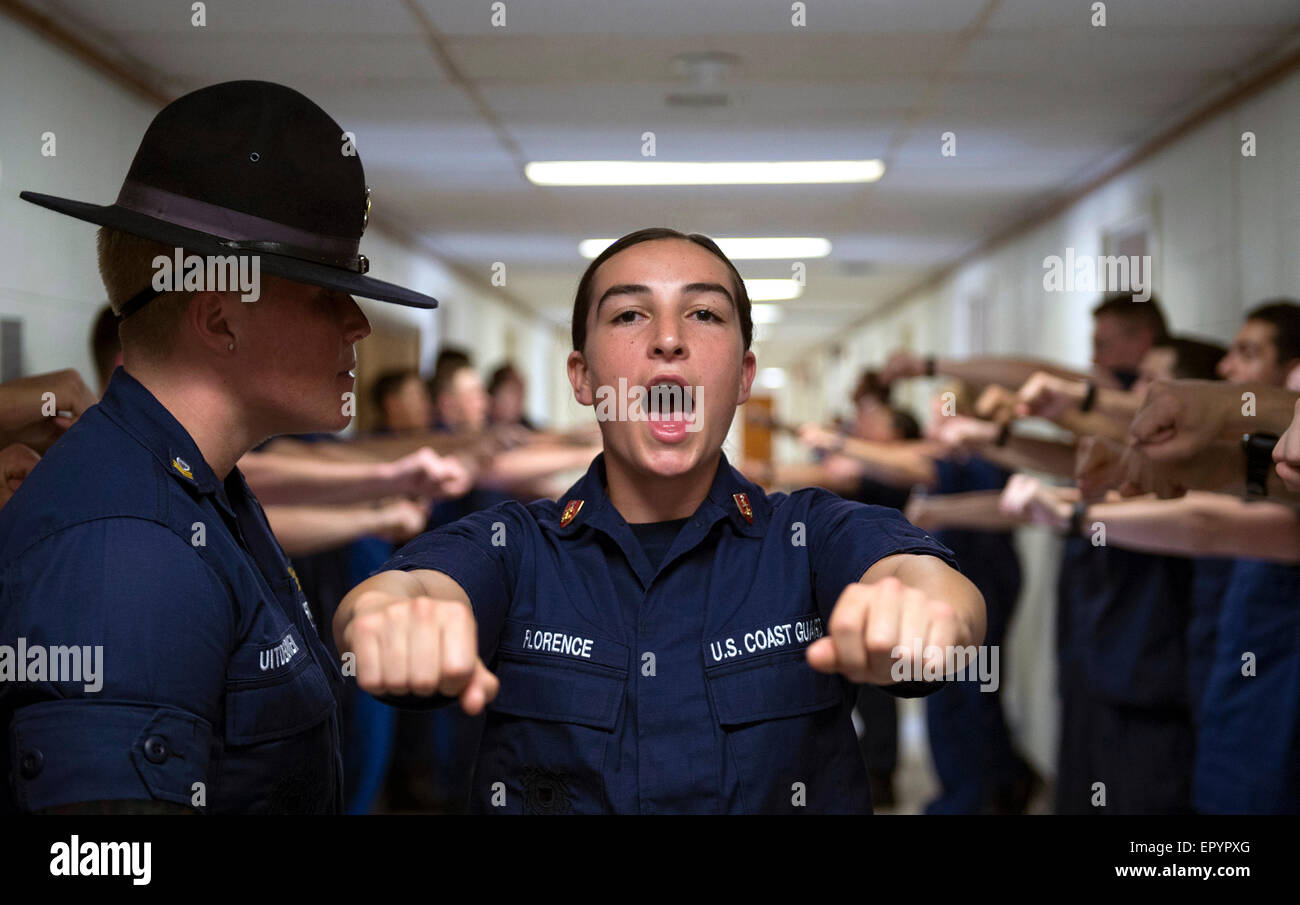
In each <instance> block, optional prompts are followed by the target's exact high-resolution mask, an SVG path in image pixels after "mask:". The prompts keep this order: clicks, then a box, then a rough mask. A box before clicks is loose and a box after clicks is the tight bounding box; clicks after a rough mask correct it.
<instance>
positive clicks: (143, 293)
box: [118, 286, 162, 320]
mask: <svg viewBox="0 0 1300 905" xmlns="http://www.w3.org/2000/svg"><path fill="white" fill-rule="evenodd" d="M160 295H162V293H161V292H159V291H158V290H157V289H154V288H153V286H146V287H145V288H143V289H141V290H140V291H139V292H137V293H136V294H135V295H133V296H131V297H130V298H129V299H127V300H126V301H125V302H123V303H122V309H121V313H120V314H119V315H118V317H120V318H121V319H122V320H126V319H127V318H128V317H130V316H131V315H133V314H135V313H136V312H137V311H139V310H140V309H141V308H143V307H144V306H145V305H147V304H149V303H150V302H152V301H153V300H154V299H156V298H158V296H160Z"/></svg>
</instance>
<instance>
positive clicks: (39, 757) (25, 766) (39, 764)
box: [18, 748, 45, 779]
mask: <svg viewBox="0 0 1300 905" xmlns="http://www.w3.org/2000/svg"><path fill="white" fill-rule="evenodd" d="M18 768H19V770H21V771H22V774H23V779H35V778H36V777H37V776H38V775H39V774H40V772H41V771H42V770H44V769H45V755H44V754H42V753H41V752H40V749H39V748H33V749H32V750H30V751H27V752H25V753H24V754H23V757H22V760H21V761H19V764H18Z"/></svg>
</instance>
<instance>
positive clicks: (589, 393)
mask: <svg viewBox="0 0 1300 905" xmlns="http://www.w3.org/2000/svg"><path fill="white" fill-rule="evenodd" d="M733 291H734V289H733V285H732V277H731V271H730V270H729V269H728V268H727V266H726V264H724V263H723V262H722V261H720V260H719V259H718V258H717V257H715V256H714V255H713V254H711V253H710V252H709V251H707V250H706V249H704V248H702V247H700V246H698V245H696V244H695V243H693V242H688V241H685V240H682V239H656V240H652V241H649V242H642V243H639V244H637V245H633V246H632V247H630V248H628V249H626V250H624V251H621V252H619V253H618V254H616V255H614V256H613V257H612V258H610V259H609V260H607V261H605V262H604V263H603V264H601V265H600V268H599V269H598V270H597V271H596V273H595V275H594V278H593V280H592V283H591V306H590V308H589V310H588V312H587V338H586V344H585V348H584V349H583V350H582V351H581V352H571V353H570V354H569V379H570V381H571V382H572V384H573V388H574V394H575V396H576V397H577V399H578V401H579V402H580V403H582V404H583V405H597V403H598V402H599V401H600V399H601V398H602V396H601V394H602V392H603V393H604V394H605V395H608V394H609V393H610V392H617V391H618V388H619V385H620V384H619V380H620V378H622V379H623V380H625V381H626V384H625V386H626V387H628V388H629V390H631V389H632V388H635V387H645V388H647V392H648V388H649V387H650V386H651V385H653V384H655V383H656V382H666V381H670V379H671V382H677V383H680V384H683V385H685V386H688V387H692V388H697V389H695V390H693V402H694V414H693V417H694V418H695V419H698V420H697V421H696V422H695V424H693V425H691V429H689V430H687V429H685V428H684V427H683V426H682V425H681V424H680V423H678V424H674V423H673V421H674V420H675V418H672V419H667V420H666V421H664V422H659V421H653V420H643V419H636V420H634V419H627V420H622V419H620V418H617V417H615V418H607V417H604V416H602V412H601V407H600V406H599V405H597V417H598V418H599V419H600V429H601V435H602V438H603V440H604V445H605V452H606V455H607V456H611V457H616V458H618V459H619V460H621V461H622V462H624V463H626V464H627V465H628V466H629V467H631V468H633V469H634V470H638V471H644V472H651V473H654V474H657V475H661V476H671V475H680V474H685V473H687V472H690V471H692V470H693V469H694V468H696V467H697V466H699V465H700V464H701V463H704V462H707V461H708V460H710V459H712V458H713V457H714V456H715V455H716V454H717V452H718V450H719V449H721V447H722V441H723V439H724V438H725V437H726V434H727V430H728V428H729V427H730V425H731V420H732V417H733V416H734V415H735V411H736V406H737V405H739V404H741V403H743V402H745V401H746V400H747V399H748V398H749V388H750V384H752V383H753V380H754V369H755V359H754V353H753V352H750V351H747V350H746V349H745V348H744V339H743V337H742V334H741V328H740V318H739V315H738V312H737V309H736V300H735V299H734V298H733V296H732V293H733ZM602 388H607V389H605V390H603V391H602ZM610 388H612V389H610Z"/></svg>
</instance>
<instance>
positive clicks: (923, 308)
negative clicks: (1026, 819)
mask: <svg viewBox="0 0 1300 905" xmlns="http://www.w3.org/2000/svg"><path fill="white" fill-rule="evenodd" d="M1245 131H1252V132H1254V133H1255V136H1256V142H1257V156H1255V157H1243V156H1242V154H1241V147H1242V139H1241V135H1242V133H1243V132H1245ZM1298 167H1300V75H1292V76H1291V77H1290V78H1289V79H1287V80H1285V81H1283V82H1280V83H1278V84H1276V85H1274V86H1272V87H1271V88H1269V89H1268V90H1266V91H1265V92H1263V93H1261V94H1259V95H1256V96H1255V97H1253V98H1251V99H1249V100H1247V101H1245V102H1244V103H1241V104H1239V105H1237V106H1236V107H1235V108H1233V109H1231V110H1229V111H1227V112H1225V113H1223V114H1221V115H1220V116H1218V117H1216V118H1215V119H1213V120H1211V121H1209V122H1207V123H1205V124H1203V125H1202V126H1200V127H1199V128H1198V129H1197V130H1195V131H1194V132H1192V133H1190V134H1188V135H1187V136H1185V137H1184V138H1182V139H1180V140H1179V141H1178V142H1177V143H1175V144H1173V145H1171V146H1170V147H1168V148H1166V149H1164V150H1163V151H1162V152H1160V153H1159V154H1157V155H1155V156H1153V157H1151V158H1149V159H1148V160H1146V161H1144V162H1143V163H1142V164H1140V165H1139V166H1136V167H1134V168H1133V169H1131V170H1129V171H1127V172H1125V173H1124V174H1123V175H1121V176H1120V177H1118V178H1116V179H1114V180H1112V181H1111V182H1109V183H1107V184H1105V185H1103V186H1101V187H1100V188H1098V189H1097V190H1095V191H1094V192H1092V193H1091V194H1089V195H1088V196H1086V197H1084V198H1083V199H1081V200H1080V201H1079V202H1077V203H1076V204H1074V205H1073V206H1072V207H1070V208H1069V209H1068V210H1066V211H1064V212H1063V213H1061V214H1060V215H1058V216H1056V217H1054V218H1053V219H1052V220H1050V221H1049V222H1046V223H1043V224H1041V225H1040V226H1038V227H1036V228H1035V229H1033V230H1032V231H1030V232H1028V233H1026V234H1023V235H1021V236H1020V237H1018V238H1016V239H1015V240H1013V241H1011V242H1009V243H1007V244H1005V245H1003V246H1001V247H998V248H995V249H993V250H992V251H991V252H990V253H988V254H986V255H984V256H982V257H980V258H978V259H976V260H974V261H971V262H970V263H968V264H966V265H965V266H963V267H961V268H960V269H959V270H958V271H957V272H955V273H954V274H953V275H952V276H951V277H950V278H949V279H947V280H946V281H944V282H943V283H942V284H941V285H939V286H937V287H935V288H934V289H932V290H928V291H926V292H924V293H921V294H918V295H916V296H915V297H913V298H911V299H909V300H908V301H907V302H906V303H905V304H904V305H902V306H901V307H899V308H898V309H897V310H895V311H893V312H891V313H889V314H887V315H885V316H882V317H880V318H879V319H877V320H875V321H872V322H870V323H868V324H866V325H865V326H863V327H861V328H859V329H858V330H856V331H853V332H852V333H851V334H849V335H846V336H843V337H839V341H840V343H841V344H842V345H843V347H844V350H845V354H844V355H843V357H842V358H840V359H839V360H834V359H832V358H831V356H830V354H829V351H828V350H826V349H823V350H821V351H820V352H819V353H817V354H816V355H814V356H812V361H811V362H810V365H809V370H810V372H812V373H813V374H814V375H821V376H819V377H815V379H814V380H811V381H808V382H807V383H806V384H805V385H803V386H794V387H791V388H790V389H789V391H788V392H789V394H790V398H791V399H797V400H799V401H800V404H801V406H804V407H808V406H815V405H816V402H817V401H818V400H819V401H820V405H821V409H820V411H819V412H816V413H814V412H812V411H810V412H809V417H812V416H813V415H814V414H817V415H821V414H825V413H827V412H828V411H835V410H841V409H843V408H844V405H843V403H842V400H844V398H845V397H846V394H847V393H848V392H849V391H850V390H851V388H852V384H853V380H854V378H855V377H856V375H857V373H858V372H859V371H860V369H861V368H863V367H865V366H867V365H869V364H873V363H874V364H879V363H881V362H883V361H884V358H885V356H886V355H887V354H888V353H889V352H890V351H891V350H894V349H897V348H900V347H903V346H907V347H910V348H912V349H914V350H918V351H922V352H928V353H934V354H939V355H944V354H947V355H969V354H978V353H991V354H998V353H1002V354H1024V355H1033V356H1039V357H1045V358H1050V359H1055V360H1057V361H1060V362H1062V363H1065V364H1070V365H1074V366H1078V367H1086V366H1087V365H1088V363H1089V358H1090V354H1091V345H1090V335H1091V326H1092V324H1091V316H1090V311H1091V308H1092V306H1094V305H1095V304H1096V302H1097V300H1098V293H1095V292H1075V293H1047V292H1045V291H1044V289H1043V282H1042V280H1043V273H1044V270H1043V259H1044V258H1045V257H1046V256H1048V255H1064V251H1065V248H1066V247H1067V246H1073V248H1074V249H1075V252H1076V253H1077V254H1089V255H1096V254H1100V253H1102V245H1101V243H1102V235H1103V233H1104V232H1105V231H1106V230H1109V229H1113V228H1114V227H1115V226H1117V225H1119V224H1120V223H1122V222H1124V221H1126V220H1128V219H1130V218H1132V217H1134V216H1142V215H1145V216H1148V217H1150V218H1151V220H1152V222H1153V223H1154V225H1155V226H1154V229H1155V234H1156V239H1157V247H1156V251H1157V252H1158V254H1157V255H1156V259H1155V260H1154V262H1153V263H1154V269H1155V292H1156V295H1157V297H1158V298H1159V300H1160V303H1161V305H1162V307H1163V308H1164V310H1165V314H1166V317H1167V318H1168V320H1169V326H1170V329H1171V330H1172V331H1174V332H1175V333H1178V332H1189V333H1196V334H1201V335H1205V336H1207V337H1211V338H1217V339H1219V340H1221V341H1225V342H1226V341H1227V340H1229V339H1230V338H1231V337H1232V335H1233V333H1234V332H1235V330H1236V328H1237V326H1238V325H1239V323H1240V321H1241V317H1242V314H1243V313H1244V312H1245V311H1246V310H1248V309H1249V308H1251V307H1252V306H1254V305H1255V304H1256V303H1258V302H1259V301H1261V300H1263V299H1265V298H1267V297H1270V296H1276V295H1289V296H1292V297H1297V296H1300V170H1298V169H1297V168H1298ZM972 304H973V305H975V306H982V308H983V312H984V314H985V317H986V320H987V326H986V328H985V331H984V334H983V335H975V336H972V335H971V333H970V331H969V330H968V329H966V327H967V326H968V322H969V314H970V307H969V306H971V305H972ZM932 386H933V385H932V384H930V383H929V382H926V381H915V382H912V383H911V384H910V385H909V386H907V387H905V388H904V389H903V400H904V401H905V402H907V403H908V404H910V405H912V406H913V407H915V408H916V410H917V414H918V415H919V416H924V415H926V404H925V400H926V395H927V394H928V392H930V390H931V389H932ZM1019 542H1020V545H1021V550H1022V553H1023V564H1024V565H1025V566H1026V567H1027V568H1026V587H1025V592H1024V594H1023V596H1022V599H1021V602H1020V610H1019V613H1018V616H1017V624H1016V625H1015V629H1014V631H1013V634H1012V637H1011V639H1010V642H1009V645H1008V647H1009V650H1008V656H1009V658H1010V659H1011V660H1012V663H1013V666H1012V667H1011V672H1012V675H1011V676H1009V677H1008V680H1007V681H1006V682H1005V687H1006V688H1007V689H1008V693H1009V695H1010V700H1009V707H1010V716H1011V719H1012V720H1013V722H1014V723H1015V724H1016V725H1017V726H1018V727H1019V729H1020V732H1021V737H1022V741H1023V742H1024V743H1025V744H1026V745H1027V746H1028V748H1029V753H1030V754H1031V756H1032V758H1033V759H1034V760H1035V761H1037V762H1038V764H1039V765H1040V766H1044V767H1049V768H1050V767H1051V766H1052V765H1053V763H1054V752H1055V746H1056V722H1055V721H1056V709H1055V663H1054V662H1053V659H1054V642H1053V631H1054V626H1053V621H1054V619H1053V617H1054V606H1055V567H1056V562H1057V557H1056V555H1055V549H1056V542H1055V540H1054V539H1052V538H1050V537H1048V536H1047V535H1046V534H1044V533H1043V532H1040V531H1022V532H1021V536H1020V538H1019Z"/></svg>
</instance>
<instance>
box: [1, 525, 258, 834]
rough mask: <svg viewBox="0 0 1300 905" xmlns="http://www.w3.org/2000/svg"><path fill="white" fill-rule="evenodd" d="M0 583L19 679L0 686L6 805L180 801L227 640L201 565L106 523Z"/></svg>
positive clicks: (182, 547) (219, 590) (195, 762)
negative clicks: (9, 794) (8, 791)
mask: <svg viewBox="0 0 1300 905" xmlns="http://www.w3.org/2000/svg"><path fill="white" fill-rule="evenodd" d="M0 582H3V588H2V589H0V637H3V638H5V639H11V640H9V641H7V642H6V643H7V644H13V646H14V654H15V658H14V661H12V662H13V666H14V668H15V670H21V675H15V676H14V678H15V679H16V681H13V682H4V683H0V714H7V715H8V720H7V722H8V726H7V729H8V733H7V734H8V739H7V740H6V741H7V744H6V746H5V748H6V757H5V758H3V759H5V760H8V762H9V763H8V765H7V766H8V767H9V770H8V774H9V782H10V789H11V792H12V795H13V801H14V803H15V804H16V805H17V806H18V807H19V808H21V809H23V810H40V809H43V808H50V807H56V806H59V805H65V804H75V803H80V802H90V801H111V800H151V799H153V800H161V801H170V802H174V803H177V804H182V805H186V806H189V805H191V802H192V798H193V795H194V788H195V787H194V783H196V782H204V783H206V782H207V778H208V777H207V769H208V758H209V747H210V744H211V739H212V733H213V730H212V727H213V725H215V724H217V722H218V720H219V718H220V713H221V706H222V701H223V698H224V693H225V681H226V666H227V652H228V650H229V649H230V646H231V644H232V638H233V635H234V618H235V617H234V613H233V610H232V607H231V604H230V595H229V592H228V590H227V588H226V586H225V585H224V583H223V582H221V581H220V580H219V579H218V578H217V576H216V574H215V573H214V572H213V570H212V569H211V567H210V566H208V564H207V563H206V562H204V561H203V559H202V557H201V556H200V555H199V554H198V552H197V551H196V550H195V549H194V548H193V547H191V546H190V545H189V544H188V543H187V542H186V541H185V540H183V539H182V538H180V537H178V536H177V535H176V534H174V533H173V532H172V531H170V530H169V529H167V528H166V527H164V526H162V525H159V524H157V523H154V522H150V521H147V520H143V519H134V518H110V519H99V520H96V521H92V522H87V523H83V524H80V525H76V526H73V527H70V528H67V529H64V530H63V531H61V532H58V533H57V534H55V535H52V536H51V537H49V538H46V539H44V540H42V541H41V542H40V543H38V544H37V545H35V546H34V547H32V548H31V549H30V550H28V551H26V552H24V553H23V554H22V555H21V556H20V557H19V558H17V559H16V560H15V561H13V562H12V563H11V564H10V566H9V568H8V569H7V570H6V571H5V573H4V574H3V576H2V577H0Z"/></svg>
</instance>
